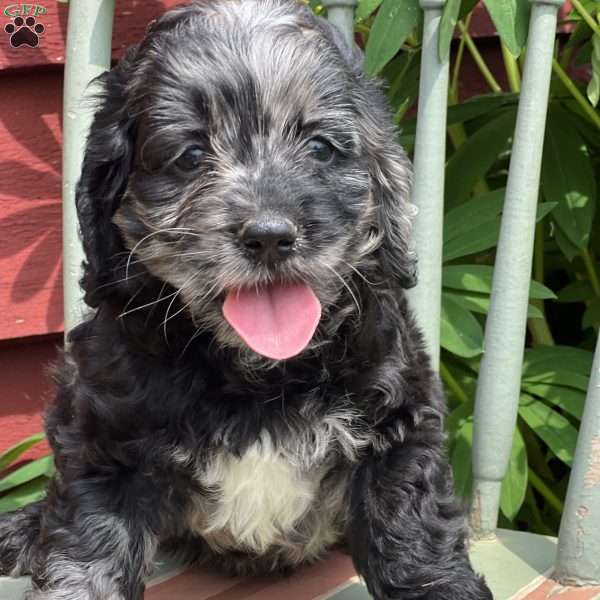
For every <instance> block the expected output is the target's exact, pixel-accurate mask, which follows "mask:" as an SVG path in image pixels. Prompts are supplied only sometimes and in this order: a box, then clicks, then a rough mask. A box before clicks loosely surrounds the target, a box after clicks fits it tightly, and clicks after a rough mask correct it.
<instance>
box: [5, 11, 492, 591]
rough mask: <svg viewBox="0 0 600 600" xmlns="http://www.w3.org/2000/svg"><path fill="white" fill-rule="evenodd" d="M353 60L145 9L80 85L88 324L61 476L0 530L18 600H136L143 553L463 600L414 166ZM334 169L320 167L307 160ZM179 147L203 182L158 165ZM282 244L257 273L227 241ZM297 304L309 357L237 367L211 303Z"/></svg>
mask: <svg viewBox="0 0 600 600" xmlns="http://www.w3.org/2000/svg"><path fill="white" fill-rule="evenodd" d="M360 61H361V58H360V53H359V52H358V50H356V49H349V48H347V47H346V45H345V43H344V40H343V38H342V36H341V35H340V34H339V33H338V32H337V31H336V30H335V29H334V28H333V27H332V26H330V25H329V24H328V23H327V22H325V21H323V20H321V19H318V18H316V17H314V16H313V15H312V13H311V12H310V11H309V10H308V8H306V7H304V6H303V5H300V4H294V3H291V2H288V1H286V0H243V1H241V2H239V1H237V0H234V1H231V2H220V1H218V0H207V1H205V2H201V3H194V4H191V5H189V6H182V7H179V8H177V9H174V10H172V11H170V12H167V13H166V14H165V15H164V16H163V17H161V18H160V19H159V20H158V21H156V22H155V23H153V24H152V25H151V26H150V28H149V30H148V32H147V34H146V37H145V39H144V40H143V41H142V42H141V43H140V44H139V45H138V46H136V47H133V48H131V49H130V50H129V51H128V52H127V54H126V56H125V57H124V58H123V59H122V60H121V62H120V63H119V64H118V65H117V66H116V67H115V68H114V69H113V70H112V71H110V72H108V73H106V74H105V75H103V76H101V77H100V79H99V84H100V86H101V91H100V93H99V106H98V110H97V112H96V115H95V119H94V122H93V126H92V129H91V133H90V136H89V140H88V144H87V149H86V153H85V159H84V164H83V171H82V176H81V180H80V183H79V186H78V190H77V208H78V212H79V219H80V225H81V234H82V238H83V244H84V248H85V253H86V264H85V274H84V277H83V280H82V285H83V288H84V290H85V298H86V301H87V303H88V305H89V306H90V307H91V308H92V309H93V310H92V312H91V314H90V316H89V318H88V319H87V320H86V321H85V322H84V323H82V324H81V325H79V326H78V327H76V328H75V329H74V330H73V331H72V332H71V333H70V335H69V344H68V349H67V352H66V355H65V360H64V363H63V364H62V365H61V366H60V367H59V368H58V376H57V380H58V394H57V398H56V402H55V403H54V404H53V406H52V407H51V408H50V409H49V411H48V414H47V419H46V428H47V432H48V437H49V440H50V442H51V445H52V448H53V450H54V453H55V457H56V465H57V475H56V476H55V477H54V479H53V481H52V482H51V485H50V488H49V491H48V495H47V498H46V499H45V500H44V501H42V502H41V503H38V504H35V505H33V506H30V507H27V508H26V509H24V510H22V511H19V512H15V513H11V514H8V515H5V516H2V517H1V518H0V573H3V574H9V575H13V576H14V575H19V574H24V573H31V574H32V576H33V577H32V578H33V589H32V590H31V592H30V593H29V596H28V597H29V598H30V599H31V600H42V599H47V600H59V599H60V600H75V599H77V600H108V599H110V600H139V599H140V598H142V597H143V590H144V585H143V578H144V576H145V575H146V574H147V573H148V571H149V569H150V568H151V564H152V560H153V558H154V555H155V552H156V551H157V549H158V548H159V547H168V548H171V549H172V548H176V549H177V550H178V551H180V552H182V553H184V554H185V555H186V557H187V558H188V559H189V560H200V561H212V562H213V563H215V564H217V565H220V566H221V567H223V568H225V569H227V570H229V571H232V572H235V573H249V572H250V573H251V572H256V571H261V570H266V571H272V570H287V569H290V568H293V567H295V566H296V565H299V564H302V563H305V562H310V561H314V560H317V559H318V558H319V557H320V556H322V555H323V553H324V552H326V551H327V550H328V549H329V548H330V547H332V546H333V545H336V544H346V545H347V546H348V547H349V549H350V551H351V552H352V555H353V558H354V562H355V565H356V567H357V569H358V571H359V572H360V574H361V575H362V576H363V577H364V579H365V581H366V583H367V585H368V588H369V590H370V592H371V593H372V595H373V596H374V597H375V598H376V599H377V600H391V599H392V598H393V599H400V598H401V599H403V600H411V599H413V600H417V599H427V600H442V599H443V600H459V599H460V600H480V599H481V600H483V599H490V598H491V594H490V592H489V590H488V589H487V588H486V586H485V584H484V582H483V580H482V579H481V578H480V577H478V576H477V575H475V574H474V573H473V571H472V569H471V567H470V564H469V560H468V557H467V552H466V549H465V534H466V531H465V525H464V516H463V514H462V512H461V510H460V509H459V507H458V506H457V503H456V501H455V499H454V497H453V492H452V484H451V478H450V475H449V469H448V464H447V460H446V458H445V456H444V452H443V444H444V434H443V427H442V419H443V414H444V410H445V405H444V399H443V397H442V393H441V389H440V385H439V382H438V380H437V377H436V375H435V374H434V373H433V371H432V370H431V368H430V363H429V358H428V356H427V354H426V352H425V351H424V346H423V342H422V339H421V335H420V333H419V331H418V328H417V327H416V326H415V323H414V321H413V319H412V317H411V313H410V310H409V308H408V306H407V303H406V299H405V295H404V291H403V290H404V289H405V288H407V287H409V286H411V285H412V284H413V283H414V278H415V256H414V253H413V250H412V247H411V236H410V224H411V217H412V215H413V213H414V210H413V207H412V206H411V205H410V203H409V201H408V194H409V189H410V181H411V169H410V164H409V162H408V160H407V158H406V156H405V154H404V152H403V150H402V149H401V148H400V147H399V146H398V144H397V143H396V141H395V131H394V128H393V126H392V125H391V119H390V114H389V111H388V108H387V106H386V103H385V99H384V96H383V94H382V93H381V91H380V89H379V87H378V85H377V84H376V83H375V82H374V81H372V80H370V79H368V78H366V77H365V76H364V75H363V73H362V70H361V64H360ZM314 136H320V137H321V138H324V139H326V140H328V142H329V143H330V144H331V146H332V147H333V148H334V149H335V151H334V156H333V159H332V162H331V163H330V164H328V165H326V166H324V165H322V164H317V163H316V162H315V161H314V160H311V158H310V156H308V155H307V151H306V140H307V139H308V138H309V137H314ZM198 140H201V141H202V143H203V144H204V147H206V148H208V151H207V158H206V160H205V161H204V163H203V166H202V167H201V168H200V169H199V170H198V171H196V172H194V173H193V174H190V173H182V172H180V171H179V170H178V168H177V165H176V163H177V159H178V157H179V156H180V155H181V153H182V152H183V151H184V150H185V148H186V147H187V146H189V145H190V144H193V143H196V142H197V141H198ZM258 211H275V212H277V213H278V214H283V215H285V216H286V218H288V219H290V220H291V221H293V222H294V223H295V224H296V225H297V228H298V239H297V247H296V251H295V253H294V255H293V256H291V257H290V258H289V259H288V260H285V261H283V262H281V263H278V264H277V265H263V264H261V263H259V262H256V261H255V260H253V259H252V258H251V257H249V256H247V255H246V254H245V253H244V252H243V249H242V248H240V245H239V243H238V240H237V235H236V231H238V230H239V228H240V226H241V224H242V223H244V222H245V221H246V220H247V219H249V218H252V217H253V216H254V215H256V214H257V212H258ZM272 281H290V282H297V281H302V282H306V283H307V284H309V285H310V286H311V287H312V288H313V290H314V291H315V293H316V295H317V296H318V298H319V300H320V302H321V305H322V306H323V316H322V319H321V322H320V325H319V327H318V330H317V332H316V334H315V336H314V339H313V342H312V343H311V345H310V346H309V347H308V348H307V349H306V350H305V351H304V352H303V353H302V354H300V355H299V356H297V357H295V358H293V359H289V360H286V361H272V360H269V359H266V358H264V357H259V356H258V355H256V354H254V353H253V352H252V351H251V350H250V349H249V348H247V347H246V346H245V345H244V344H243V342H242V341H241V340H240V338H239V337H238V336H237V334H235V332H234V331H233V330H232V329H231V327H230V326H229V325H228V324H227V322H226V321H225V320H224V318H223V316H222V305H223V298H224V294H225V293H226V291H227V290H228V289H232V288H234V289H235V288H236V287H240V286H254V285H264V284H266V283H268V282H272Z"/></svg>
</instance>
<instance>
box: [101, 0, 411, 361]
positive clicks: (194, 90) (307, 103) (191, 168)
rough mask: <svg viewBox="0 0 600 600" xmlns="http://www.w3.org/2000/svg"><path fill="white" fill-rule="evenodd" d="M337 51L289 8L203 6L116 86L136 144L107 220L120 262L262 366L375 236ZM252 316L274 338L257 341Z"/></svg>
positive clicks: (365, 140) (298, 346)
mask: <svg viewBox="0 0 600 600" xmlns="http://www.w3.org/2000/svg"><path fill="white" fill-rule="evenodd" d="M261 11H262V12H261ZM340 43H342V44H343V41H342V40H340V39H339V38H337V39H336V37H335V35H334V36H333V37H332V33H331V30H330V29H328V26H326V25H323V24H321V23H319V22H318V21H317V20H316V19H315V18H314V17H312V15H310V14H309V13H308V11H307V10H306V9H304V8H301V7H299V6H293V5H290V4H267V3H258V2H253V1H247V2H243V3H235V2H232V3H219V4H215V5H208V7H205V8H204V9H203V10H202V11H200V10H198V11H197V12H193V13H189V12H183V13H182V16H181V17H179V18H178V17H177V16H174V17H173V18H171V19H170V20H169V19H167V20H166V23H162V24H161V22H159V23H158V24H157V25H156V26H155V27H154V29H153V30H151V31H150V33H149V34H148V36H147V38H146V40H145V41H144V43H143V44H142V45H141V47H140V49H139V51H138V55H137V57H136V59H135V62H136V68H135V70H134V71H133V74H132V77H131V79H130V81H129V82H128V84H127V85H128V87H129V94H128V98H127V105H128V107H127V110H128V112H129V113H130V114H133V116H134V118H135V119H136V122H135V131H136V133H135V144H134V149H133V156H132V160H131V163H132V166H131V169H130V172H129V174H128V178H127V183H126V188H125V192H124V194H123V195H122V198H121V200H120V203H119V206H118V208H117V210H116V212H115V213H114V215H113V217H112V221H113V223H114V224H115V225H116V226H117V228H118V230H119V232H120V235H121V236H122V239H123V240H124V241H125V246H126V248H127V249H128V250H129V251H130V252H131V259H130V260H132V261H141V263H143V265H144V266H145V267H146V269H147V270H148V271H149V272H150V273H151V274H152V275H153V276H154V277H156V278H159V279H160V280H163V281H165V282H167V283H169V284H171V285H172V286H173V287H174V288H175V290H177V291H178V292H179V294H178V296H179V299H180V300H181V302H182V303H183V304H184V305H185V306H186V310H187V311H189V314H190V315H191V317H192V319H193V320H194V323H195V324H196V325H197V326H198V327H201V328H208V329H211V330H212V331H213V332H214V333H215V334H216V335H217V338H218V339H219V340H220V341H221V342H222V343H225V344H230V345H231V344H233V345H240V344H242V343H243V342H242V339H243V340H244V341H245V343H246V344H248V345H250V347H251V348H253V349H254V350H256V351H257V352H259V353H261V354H265V355H266V356H269V357H271V358H288V357H289V356H291V355H293V354H296V353H298V352H299V351H301V350H302V349H303V348H304V347H305V346H306V344H308V343H309V341H310V339H311V338H312V334H313V333H314V330H315V328H316V327H317V324H318V321H319V318H320V317H321V310H323V311H325V312H327V311H329V310H330V309H331V307H333V306H335V305H336V303H338V301H339V297H340V294H343V293H346V292H348V291H349V290H350V295H351V296H352V291H351V288H350V286H349V284H348V279H349V277H350V275H351V274H352V273H353V272H355V270H356V269H357V268H359V267H360V263H361V261H363V260H367V259H368V258H369V256H370V253H371V252H372V251H373V250H374V249H375V248H376V247H377V246H378V245H379V244H381V240H382V238H383V235H384V234H383V232H382V218H381V217H382V215H381V214H379V213H378V211H381V210H382V206H381V204H380V202H381V201H380V200H379V201H378V198H377V197H376V196H377V192H376V190H375V189H374V188H375V187H376V186H374V181H373V178H374V173H373V170H374V168H375V170H377V167H376V166H374V162H375V161H376V158H375V157H374V150H373V140H370V139H369V136H373V137H376V135H377V134H378V133H380V132H378V131H374V129H376V127H377V123H376V122H374V121H369V120H366V119H365V118H364V115H363V113H364V111H365V104H367V103H368V97H367V96H366V95H365V93H364V92H365V90H364V89H363V87H362V86H363V84H362V82H361V77H360V75H359V74H357V71H356V69H355V68H353V66H352V65H351V64H349V61H350V60H351V59H350V58H349V56H350V51H349V50H345V49H344V48H342V47H340ZM369 129H371V130H370V131H369ZM401 166H402V169H403V172H402V173H400V175H401V176H402V177H403V178H404V179H407V172H406V165H405V164H403V165H401ZM379 176H381V175H379ZM355 300H356V299H355ZM224 305H225V315H224V314H223V308H224ZM304 313H306V314H304ZM302 315H304V316H302ZM253 319H254V320H255V321H257V322H259V323H260V326H261V327H262V329H263V333H264V330H266V331H267V337H268V336H269V335H270V336H271V338H272V337H273V336H275V337H276V338H279V339H277V340H273V339H271V341H269V340H267V341H265V340H263V341H260V340H258V341H257V337H256V336H257V335H258V336H259V337H260V335H259V334H257V333H256V332H255V333H252V332H249V331H248V329H249V328H250V329H252V323H251V321H252V320H253ZM286 320H289V321H290V322H296V323H299V328H300V330H301V331H295V332H291V333H289V332H287V333H286V331H284V330H285V328H286V327H287V325H285V323H282V321H286ZM276 322H277V323H276ZM270 328H271V329H270ZM278 328H279V330H278ZM282 328H283V329H282ZM311 328H312V329H311ZM288 334H289V335H288ZM290 335H291V338H293V339H292V340H291V341H290V339H288V338H289V337H290ZM286 336H287V337H286ZM263 337H264V336H263ZM305 338H306V339H305ZM286 340H287V341H286ZM288 342H289V343H288ZM273 344H274V345H273Z"/></svg>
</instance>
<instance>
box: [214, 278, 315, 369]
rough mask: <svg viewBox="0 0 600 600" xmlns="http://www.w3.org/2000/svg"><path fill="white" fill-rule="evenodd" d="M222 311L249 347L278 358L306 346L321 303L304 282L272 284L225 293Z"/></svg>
mask: <svg viewBox="0 0 600 600" xmlns="http://www.w3.org/2000/svg"><path fill="white" fill-rule="evenodd" d="M223 314H224V315H225V318H226V319H227V321H228V323H229V324H230V325H231V326H232V327H233V328H234V329H235V330H236V331H237V333H238V335H239V336H240V337H241V338H242V339H243V340H244V342H246V344H248V346H250V348H252V350H254V351H255V352H258V353H259V354H262V355H264V356H267V357H269V358H274V359H277V360H282V359H285V358H290V357H292V356H295V355H296V354H299V353H300V352H302V350H304V348H306V346H307V345H308V343H309V342H310V340H311V338H312V336H313V334H314V333H315V329H316V328H317V325H318V324H319V319H320V318H321V304H320V303H319V301H318V300H317V297H316V296H315V293H314V292H313V291H312V290H311V289H310V288H309V287H308V286H307V285H287V286H281V285H272V286H269V287H265V288H260V289H259V290H258V291H257V290H256V289H243V290H233V291H231V292H229V293H228V294H227V297H226V298H225V304H224V305H223Z"/></svg>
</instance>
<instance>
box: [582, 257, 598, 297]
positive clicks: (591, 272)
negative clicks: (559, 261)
mask: <svg viewBox="0 0 600 600" xmlns="http://www.w3.org/2000/svg"><path fill="white" fill-rule="evenodd" d="M581 258H582V259H583V264H584V265H585V270H586V272H587V276H588V279H589V280H590V283H591V284H592V289H593V290H594V293H595V294H596V296H600V279H598V273H596V267H594V261H593V260H592V256H591V255H590V251H589V250H588V249H587V248H584V249H583V250H582V251H581Z"/></svg>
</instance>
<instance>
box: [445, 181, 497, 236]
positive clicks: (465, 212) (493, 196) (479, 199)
mask: <svg viewBox="0 0 600 600" xmlns="http://www.w3.org/2000/svg"><path fill="white" fill-rule="evenodd" d="M505 192H506V190H505V189H504V188H501V189H498V190H494V191H493V192H487V193H485V194H479V195H478V196H476V197H475V198H473V199H472V200H469V201H468V202H465V203H464V204H461V205H459V206H457V207H456V208H453V209H451V210H449V211H448V212H447V213H446V215H445V216H444V243H446V242H449V241H451V240H455V239H456V238H459V237H462V236H465V235H470V234H471V232H472V231H473V230H477V229H478V228H479V227H480V226H481V225H483V224H485V223H489V222H490V221H493V220H494V219H495V218H496V217H497V216H498V215H499V214H500V213H501V212H502V206H503V204H504V194H505Z"/></svg>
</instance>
